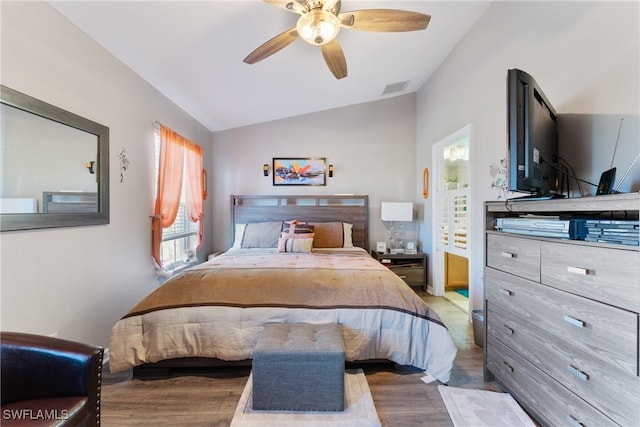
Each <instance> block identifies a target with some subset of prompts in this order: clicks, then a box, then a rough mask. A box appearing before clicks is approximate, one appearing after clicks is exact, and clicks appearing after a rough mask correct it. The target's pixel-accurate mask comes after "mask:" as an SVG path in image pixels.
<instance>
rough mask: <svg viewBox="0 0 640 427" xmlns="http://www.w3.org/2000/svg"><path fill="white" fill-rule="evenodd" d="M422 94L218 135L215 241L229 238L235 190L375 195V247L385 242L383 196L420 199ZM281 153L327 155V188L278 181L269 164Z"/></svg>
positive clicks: (222, 244) (220, 245)
mask: <svg viewBox="0 0 640 427" xmlns="http://www.w3.org/2000/svg"><path fill="white" fill-rule="evenodd" d="M415 100H416V98H415V94H408V95H403V96H398V97H393V98H389V99H385V100H381V101H376V102H369V103H365V104H359V105H354V106H351V107H344V108H337V109H333V110H328V111H322V112H319V113H314V114H307V115H303V116H298V117H293V118H290V119H283V120H276V121H272V122H268V123H263V124H258V125H253V126H246V127H242V128H236V129H232V130H227V131H223V132H216V133H214V135H213V170H214V172H215V176H214V182H213V188H212V190H211V191H210V194H212V195H213V200H214V224H213V233H214V242H215V245H216V246H215V249H216V250H223V249H226V248H227V247H228V244H229V237H228V236H229V212H230V207H229V196H230V195H231V194H335V193H353V194H368V195H369V214H370V218H369V220H370V230H369V241H370V247H371V244H372V242H375V241H376V240H386V238H387V234H386V232H385V229H384V226H383V224H382V222H381V221H380V203H381V202H382V201H413V199H414V194H415V191H416V187H415V182H414V180H413V177H414V176H415V174H416V169H415V167H416V166H415V160H414V159H415V155H416V145H415V141H416V121H415V119H416V102H415ZM274 157H326V159H327V164H333V165H334V176H333V178H327V185H326V186H318V187H306V186H304V187H303V186H301V187H282V186H280V187H274V186H273V185H272V174H271V171H270V174H269V177H264V176H263V172H262V165H263V164H265V163H267V164H269V165H271V163H272V158H274Z"/></svg>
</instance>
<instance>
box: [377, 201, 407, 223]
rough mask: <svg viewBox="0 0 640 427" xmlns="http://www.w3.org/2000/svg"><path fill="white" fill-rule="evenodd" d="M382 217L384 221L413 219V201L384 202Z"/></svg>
mask: <svg viewBox="0 0 640 427" xmlns="http://www.w3.org/2000/svg"><path fill="white" fill-rule="evenodd" d="M381 211H382V212H381V214H380V219H382V220H383V221H413V203H411V202H382V208H381Z"/></svg>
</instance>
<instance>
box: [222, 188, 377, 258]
mask: <svg viewBox="0 0 640 427" xmlns="http://www.w3.org/2000/svg"><path fill="white" fill-rule="evenodd" d="M293 219H297V220H300V221H307V222H333V221H340V222H346V223H349V224H353V229H352V239H353V245H354V246H358V247H361V248H363V249H365V250H369V196H362V195H358V196H355V195H348V196H290V195H282V196H262V195H253V196H238V195H232V196H231V236H230V237H231V240H230V245H233V242H234V239H235V229H236V227H235V226H236V224H248V223H254V222H264V221H289V220H293Z"/></svg>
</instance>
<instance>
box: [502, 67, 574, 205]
mask: <svg viewBox="0 0 640 427" xmlns="http://www.w3.org/2000/svg"><path fill="white" fill-rule="evenodd" d="M507 81H508V83H507V84H508V87H507V94H508V96H507V97H508V140H509V144H508V152H509V190H511V191H516V192H521V193H528V194H530V195H531V197H537V196H540V197H542V198H551V197H554V198H555V197H562V196H561V195H560V194H559V193H558V192H557V190H558V185H557V182H556V181H557V176H558V168H557V161H558V124H557V119H556V111H555V109H554V108H553V106H552V105H551V103H550V102H549V100H548V99H547V97H546V96H545V94H544V92H543V91H542V89H541V88H540V86H539V85H538V84H537V83H536V81H535V80H534V78H533V77H531V76H530V75H529V74H527V73H526V72H524V71H522V70H518V69H511V70H509V71H508V75H507Z"/></svg>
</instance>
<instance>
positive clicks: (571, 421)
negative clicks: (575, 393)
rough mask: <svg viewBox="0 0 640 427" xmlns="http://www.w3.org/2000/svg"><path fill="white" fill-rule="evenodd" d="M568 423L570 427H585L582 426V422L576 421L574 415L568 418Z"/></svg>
mask: <svg viewBox="0 0 640 427" xmlns="http://www.w3.org/2000/svg"><path fill="white" fill-rule="evenodd" d="M567 421H568V422H569V425H570V426H572V427H584V424H582V423H581V422H580V421H578V420H576V419H575V418H574V417H573V415H569V416H568V417H567Z"/></svg>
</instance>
